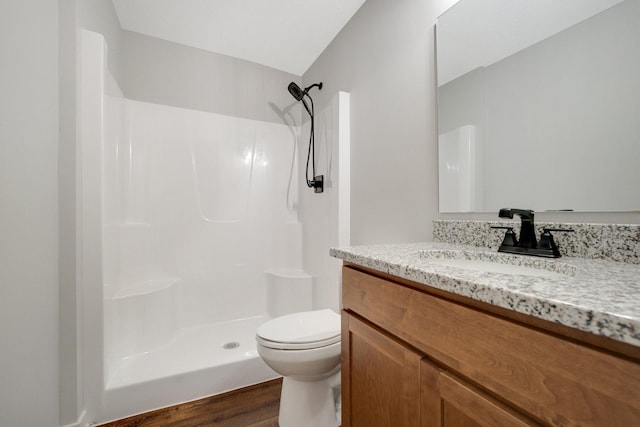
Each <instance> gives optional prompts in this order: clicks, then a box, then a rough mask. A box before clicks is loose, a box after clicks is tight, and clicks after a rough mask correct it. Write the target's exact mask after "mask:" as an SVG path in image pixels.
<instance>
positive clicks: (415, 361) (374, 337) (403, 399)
mask: <svg viewBox="0 0 640 427" xmlns="http://www.w3.org/2000/svg"><path fill="white" fill-rule="evenodd" d="M342 319H343V325H342V331H343V332H342V334H343V336H342V403H343V407H342V426H343V427H386V426H388V427H397V426H403V427H411V426H416V427H419V426H420V359H421V358H422V356H421V355H420V354H418V353H415V352H413V351H411V350H410V349H409V348H407V347H405V346H404V345H403V344H401V343H399V342H398V341H396V340H394V339H392V338H390V337H389V336H387V335H386V334H385V333H383V332H382V331H380V330H378V329H376V328H374V327H373V326H371V325H369V324H367V323H365V322H363V321H360V320H358V319H357V318H355V317H353V316H351V315H349V313H347V312H345V311H343V312H342Z"/></svg>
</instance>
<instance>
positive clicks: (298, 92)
mask: <svg viewBox="0 0 640 427" xmlns="http://www.w3.org/2000/svg"><path fill="white" fill-rule="evenodd" d="M289 93H290V94H291V95H292V96H293V97H294V98H295V99H296V101H301V100H302V97H303V96H304V92H303V91H302V89H300V86H298V85H297V84H295V83H294V82H291V83H289Z"/></svg>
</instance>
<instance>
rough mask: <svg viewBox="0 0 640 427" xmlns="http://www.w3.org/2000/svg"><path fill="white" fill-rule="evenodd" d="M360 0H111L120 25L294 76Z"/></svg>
mask: <svg viewBox="0 0 640 427" xmlns="http://www.w3.org/2000/svg"><path fill="white" fill-rule="evenodd" d="M364 2H365V0H113V5H114V7H115V9H116V13H117V15H118V19H119V20H120V25H121V26H122V28H123V29H124V30H129V31H134V32H137V33H142V34H146V35H149V36H152V37H157V38H160V39H164V40H169V41H172V42H176V43H181V44H184V45H188V46H193V47H196V48H200V49H205V50H208V51H211V52H215V53H219V54H223V55H228V56H233V57H236V58H241V59H245V60H247V61H252V62H256V63H258V64H262V65H266V66H268V67H272V68H276V69H278V70H283V71H286V72H289V73H292V74H295V75H298V76H301V75H302V74H304V72H305V71H307V69H308V68H309V67H310V66H311V64H313V62H314V61H315V60H316V59H317V58H318V56H320V54H321V53H322V51H324V49H325V48H326V47H327V46H328V45H329V43H330V42H331V40H333V38H334V37H335V36H336V35H337V34H338V33H339V32H340V30H341V29H342V28H343V27H344V26H345V24H346V23H347V22H348V21H349V19H351V17H352V16H353V15H354V14H355V13H356V11H357V10H358V9H359V8H360V6H362V4H363V3H364Z"/></svg>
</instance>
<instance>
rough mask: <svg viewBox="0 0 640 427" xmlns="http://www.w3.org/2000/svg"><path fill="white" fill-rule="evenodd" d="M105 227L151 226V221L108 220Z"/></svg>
mask: <svg viewBox="0 0 640 427" xmlns="http://www.w3.org/2000/svg"><path fill="white" fill-rule="evenodd" d="M104 226H105V227H122V228H134V227H151V223H149V222H137V221H130V222H127V221H125V222H108V223H105V224H104Z"/></svg>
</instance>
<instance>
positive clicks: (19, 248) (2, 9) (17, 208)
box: [0, 0, 58, 427]
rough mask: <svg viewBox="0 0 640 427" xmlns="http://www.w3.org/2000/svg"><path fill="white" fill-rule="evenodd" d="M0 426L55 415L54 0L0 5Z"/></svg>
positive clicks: (47, 422) (51, 420)
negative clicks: (0, 74)
mask: <svg viewBox="0 0 640 427" xmlns="http://www.w3.org/2000/svg"><path fill="white" fill-rule="evenodd" d="M0 64H2V78H1V79H0V93H1V94H2V96H1V97H0V135H1V140H0V337H1V338H0V340H1V342H2V344H1V345H0V425H2V426H11V427H21V426H25V427H30V426H54V425H57V424H58V277H57V276H58V249H57V245H58V240H57V239H58V232H57V222H58V205H57V203H58V201H57V191H58V187H57V146H58V3H57V2H52V1H49V0H29V1H13V2H6V1H5V2H2V4H1V5H0Z"/></svg>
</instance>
